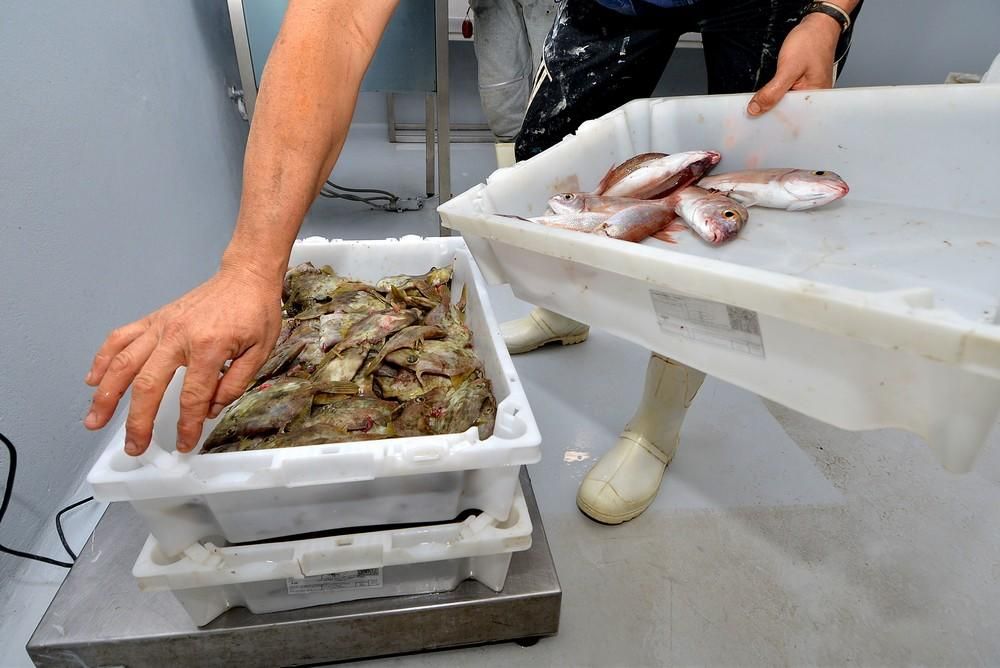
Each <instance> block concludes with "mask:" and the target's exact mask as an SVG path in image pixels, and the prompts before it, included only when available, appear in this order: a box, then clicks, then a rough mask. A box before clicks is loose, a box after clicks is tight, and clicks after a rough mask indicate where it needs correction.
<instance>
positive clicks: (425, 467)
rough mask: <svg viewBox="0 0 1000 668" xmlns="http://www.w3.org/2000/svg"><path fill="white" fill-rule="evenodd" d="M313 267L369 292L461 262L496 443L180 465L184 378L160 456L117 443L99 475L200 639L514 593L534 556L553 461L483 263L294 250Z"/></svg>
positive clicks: (389, 443) (169, 396) (162, 418)
mask: <svg viewBox="0 0 1000 668" xmlns="http://www.w3.org/2000/svg"><path fill="white" fill-rule="evenodd" d="M304 261H311V262H312V263H313V264H316V265H317V266H319V265H323V264H328V265H331V266H332V267H334V268H335V269H336V270H337V272H338V273H341V274H344V275H350V276H354V277H356V278H359V279H362V280H368V281H374V280H377V279H378V278H381V277H382V276H386V275H390V274H401V273H406V274H413V275H417V274H422V273H425V272H426V271H428V270H429V269H430V268H432V267H435V266H437V267H440V266H443V265H447V264H451V265H453V267H454V279H453V281H454V287H455V288H456V289H455V290H453V292H454V294H456V295H457V294H459V292H460V291H461V288H462V286H463V285H464V286H467V287H468V290H467V300H468V304H467V307H466V324H467V325H468V326H469V327H470V329H471V330H472V332H473V345H474V346H475V350H476V353H477V355H478V356H479V358H480V359H481V360H482V361H483V364H484V371H485V373H486V376H487V377H488V378H489V380H490V381H491V383H492V386H493V392H494V394H495V396H496V398H497V411H496V425H495V427H494V431H493V434H492V435H491V436H490V437H489V438H487V439H485V440H480V438H479V434H478V432H477V430H476V428H475V427H473V428H471V429H469V430H468V431H466V432H464V433H459V434H446V435H441V436H420V437H412V438H390V439H382V440H374V441H361V442H352V443H337V444H328V445H310V446H300V447H292V448H283V449H273V450H255V451H245V452H227V453H218V454H215V453H212V454H199V453H198V450H195V452H194V453H191V454H180V453H177V452H175V451H174V450H173V443H174V441H175V436H176V434H175V432H174V425H175V424H176V421H177V410H178V398H179V393H180V389H181V385H182V383H183V372H182V371H181V372H178V374H177V376H176V377H175V378H174V381H173V383H172V384H171V386H170V387H169V388H168V390H167V393H166V395H165V397H164V400H163V404H162V407H161V410H160V414H159V415H158V417H157V424H156V427H155V429H154V434H153V443H152V445H151V446H150V449H149V450H148V451H147V452H146V453H145V454H144V455H142V456H141V457H138V458H133V457H130V456H128V455H126V454H125V453H124V451H123V448H122V446H123V439H124V433H123V432H119V433H118V434H117V436H116V438H114V439H112V442H111V443H110V444H109V446H108V448H107V449H106V450H105V452H104V453H103V454H102V455H101V457H100V459H99V460H98V461H97V463H96V464H95V465H94V467H93V469H92V470H91V472H90V474H89V476H88V482H89V483H90V485H91V486H92V488H93V490H94V495H95V497H96V498H98V499H100V500H103V501H125V502H128V503H130V504H131V505H132V506H133V507H134V508H135V510H136V511H137V512H138V513H139V515H140V516H142V518H143V519H144V520H145V522H146V525H147V526H148V528H149V531H150V536H149V538H148V539H147V541H146V544H145V545H144V547H143V549H142V551H141V553H140V554H139V555H137V561H136V563H135V566H134V568H133V574H134V575H135V577H136V578H137V580H138V586H139V587H140V588H141V589H144V590H163V589H169V590H171V591H172V592H173V593H174V595H175V596H176V598H177V599H178V600H179V601H180V602H181V604H182V605H183V606H184V607H185V609H186V610H187V611H188V613H189V614H190V615H191V617H192V619H193V620H194V622H195V623H196V624H197V625H199V626H201V625H204V624H207V623H208V622H210V621H211V620H213V619H215V618H216V617H217V616H219V615H220V614H222V613H223V612H224V611H225V610H227V609H228V608H230V607H235V606H245V607H247V608H248V609H249V610H250V611H251V612H254V613H265V612H273V611H278V610H290V609H295V608H302V607H307V606H313V605H324V604H330V603H336V602H341V601H347V600H357V599H362V598H375V597H382V596H398V595H406V594H425V593H432V592H442V591H448V590H451V589H454V588H455V587H456V586H457V585H458V584H459V583H460V582H461V581H462V580H465V579H467V578H470V577H471V578H474V579H476V580H478V581H479V582H481V583H483V584H484V585H486V586H488V587H490V588H492V589H494V590H496V591H500V590H501V589H502V587H503V584H504V581H505V579H506V574H507V568H508V565H509V563H510V559H511V555H512V553H513V552H516V551H520V550H526V549H528V548H529V547H530V546H531V532H532V526H531V520H530V518H529V516H528V512H527V508H526V506H525V501H524V497H523V495H522V493H521V489H520V485H519V483H518V476H519V473H520V469H521V466H522V465H524V464H530V463H534V462H536V461H538V460H539V459H540V457H541V448H540V443H541V438H540V435H539V432H538V427H537V425H536V424H535V420H534V417H533V415H532V413H531V409H530V407H529V406H528V402H527V399H526V397H525V394H524V390H523V389H522V387H521V384H520V382H519V380H518V377H517V372H516V371H515V369H514V366H513V364H512V362H511V360H510V357H509V355H508V354H507V351H506V348H505V347H504V345H503V341H502V339H501V337H500V333H499V327H498V324H497V322H496V319H495V317H494V315H493V313H492V311H491V308H490V304H489V299H488V297H487V294H486V290H485V281H484V280H483V277H482V275H481V274H480V272H479V269H478V268H477V266H476V264H475V262H474V261H473V259H472V256H471V255H470V254H469V252H468V250H467V249H466V247H465V245H464V243H463V242H462V241H461V240H460V239H452V238H441V239H420V238H416V237H405V238H403V239H400V240H394V239H391V240H384V241H349V242H345V241H339V240H337V241H328V240H326V239H318V238H310V239H306V240H303V241H299V242H297V243H296V244H295V247H294V249H293V252H292V257H291V263H292V264H293V265H294V264H297V263H299V262H304ZM213 426H214V423H213V422H209V423H208V424H207V425H206V428H205V430H204V433H205V434H206V435H207V434H208V433H210V431H211V429H212V427H213Z"/></svg>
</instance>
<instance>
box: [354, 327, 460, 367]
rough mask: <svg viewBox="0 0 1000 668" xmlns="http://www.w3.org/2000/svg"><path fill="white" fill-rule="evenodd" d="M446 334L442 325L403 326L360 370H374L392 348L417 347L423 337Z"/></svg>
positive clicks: (436, 337)
mask: <svg viewBox="0 0 1000 668" xmlns="http://www.w3.org/2000/svg"><path fill="white" fill-rule="evenodd" d="M447 334H448V332H447V330H445V329H444V328H443V327H435V326H433V325H412V326H410V327H405V328H403V329H401V330H399V331H398V332H396V333H395V334H393V335H392V337H391V338H390V339H388V340H387V341H386V342H385V343H384V344H383V345H382V348H381V350H379V352H378V354H377V355H375V356H374V357H373V358H372V359H371V360H369V361H368V363H367V364H365V367H364V369H362V370H361V374H362V375H363V376H367V375H368V374H370V373H372V372H373V371H375V369H376V367H378V365H380V364H381V363H382V360H384V359H385V356H386V355H388V354H389V353H391V352H393V351H394V350H399V349H400V348H416V349H419V348H420V345H421V344H422V343H423V342H424V339H443V338H444V337H445V336H446V335H447Z"/></svg>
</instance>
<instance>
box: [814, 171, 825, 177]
mask: <svg viewBox="0 0 1000 668" xmlns="http://www.w3.org/2000/svg"><path fill="white" fill-rule="evenodd" d="M813 174H815V175H816V176H826V172H825V171H823V170H822V169H821V170H819V171H818V172H813Z"/></svg>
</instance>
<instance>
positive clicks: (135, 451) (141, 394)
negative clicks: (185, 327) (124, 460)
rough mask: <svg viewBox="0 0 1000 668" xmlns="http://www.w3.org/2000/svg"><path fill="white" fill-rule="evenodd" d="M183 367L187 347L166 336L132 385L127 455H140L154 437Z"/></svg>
mask: <svg viewBox="0 0 1000 668" xmlns="http://www.w3.org/2000/svg"><path fill="white" fill-rule="evenodd" d="M183 363H184V347H183V345H182V344H181V343H180V341H179V340H178V339H177V338H176V337H172V336H165V337H163V338H161V339H160V344H159V346H158V347H157V348H156V350H154V351H153V353H152V354H151V355H150V356H149V360H148V361H147V362H146V364H145V366H143V367H142V371H140V372H139V374H138V375H137V376H136V377H135V380H134V381H133V382H132V401H131V403H130V406H129V411H128V419H127V420H126V421H125V452H127V453H128V454H130V455H140V454H142V453H143V452H145V451H146V448H148V447H149V441H150V439H151V438H152V436H153V418H154V417H156V411H157V410H158V409H159V407H160V401H162V399H163V393H164V392H165V391H166V389H167V385H169V384H170V380H171V379H172V378H173V375H174V371H176V370H177V367H179V366H180V365H181V364H183Z"/></svg>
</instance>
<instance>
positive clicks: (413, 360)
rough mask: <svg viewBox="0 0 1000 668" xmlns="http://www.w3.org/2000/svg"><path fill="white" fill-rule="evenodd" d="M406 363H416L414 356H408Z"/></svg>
mask: <svg viewBox="0 0 1000 668" xmlns="http://www.w3.org/2000/svg"><path fill="white" fill-rule="evenodd" d="M406 363H407V364H416V363H417V356H416V355H408V356H407V358H406Z"/></svg>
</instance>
